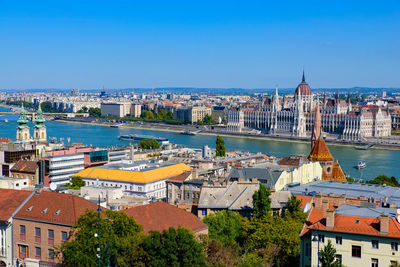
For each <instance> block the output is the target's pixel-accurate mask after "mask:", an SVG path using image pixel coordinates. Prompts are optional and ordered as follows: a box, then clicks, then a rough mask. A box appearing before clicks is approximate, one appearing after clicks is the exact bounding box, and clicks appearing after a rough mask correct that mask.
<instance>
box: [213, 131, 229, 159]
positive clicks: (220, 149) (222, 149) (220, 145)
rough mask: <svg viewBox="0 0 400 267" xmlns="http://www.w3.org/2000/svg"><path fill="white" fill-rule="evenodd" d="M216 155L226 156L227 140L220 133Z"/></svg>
mask: <svg viewBox="0 0 400 267" xmlns="http://www.w3.org/2000/svg"><path fill="white" fill-rule="evenodd" d="M215 155H216V156H217V157H225V155H226V149H225V141H224V139H223V138H222V137H221V136H219V135H218V136H217V141H216V151H215Z"/></svg>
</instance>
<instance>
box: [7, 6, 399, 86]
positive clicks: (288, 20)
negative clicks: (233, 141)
mask: <svg viewBox="0 0 400 267" xmlns="http://www.w3.org/2000/svg"><path fill="white" fill-rule="evenodd" d="M303 67H304V69H305V71H306V79H307V81H308V82H309V83H310V85H311V87H314V88H316V87H353V86H371V87H400V1H399V0H393V1H390V0H388V1H386V0H385V1H376V0H375V1H349V0H347V1H326V0H318V1H235V0H230V1H216V0H214V1H201V0H198V1H188V0H184V1H172V0H170V1H150V0H146V1H143V0H142V1H99V0H97V1H86V0H85V1H84V0H82V1H74V0H68V1H62V0H56V1H55V0H51V1H40V0H38V1H15V0H10V1H4V0H0V88H100V87H102V86H103V85H104V86H105V87H106V88H128V87H129V88H134V87H146V88H151V87H152V86H154V87H221V88H224V87H235V88H238V87H239V88H271V87H274V86H275V85H279V87H295V86H296V85H297V84H298V83H299V81H300V79H301V72H302V69H303Z"/></svg>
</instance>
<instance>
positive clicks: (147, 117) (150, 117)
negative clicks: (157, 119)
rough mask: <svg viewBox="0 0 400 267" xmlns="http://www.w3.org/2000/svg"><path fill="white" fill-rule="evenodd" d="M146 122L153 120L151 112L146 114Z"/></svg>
mask: <svg viewBox="0 0 400 267" xmlns="http://www.w3.org/2000/svg"><path fill="white" fill-rule="evenodd" d="M146 120H154V114H153V112H151V111H147V112H146Z"/></svg>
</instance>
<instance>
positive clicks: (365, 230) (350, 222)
mask: <svg viewBox="0 0 400 267" xmlns="http://www.w3.org/2000/svg"><path fill="white" fill-rule="evenodd" d="M379 225H380V222H379V218H377V217H361V216H351V215H344V214H335V215H334V227H333V228H327V227H326V219H325V218H323V215H322V209H317V208H313V209H312V210H311V212H310V215H309V216H308V218H307V221H306V223H305V225H304V227H303V230H302V232H301V234H300V236H304V235H306V234H308V233H309V232H310V231H311V230H313V229H315V230H319V231H324V230H325V231H332V232H342V233H352V234H363V235H374V236H386V237H395V238H400V224H399V223H398V222H397V221H396V219H391V218H389V232H388V233H387V234H384V233H381V232H380V231H379Z"/></svg>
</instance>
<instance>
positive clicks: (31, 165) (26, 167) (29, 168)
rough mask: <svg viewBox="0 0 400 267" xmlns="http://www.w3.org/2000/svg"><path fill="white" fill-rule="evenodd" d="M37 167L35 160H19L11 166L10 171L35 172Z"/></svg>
mask: <svg viewBox="0 0 400 267" xmlns="http://www.w3.org/2000/svg"><path fill="white" fill-rule="evenodd" d="M37 168H39V166H38V165H37V162H36V161H29V160H19V161H18V162H17V163H15V165H14V166H13V167H12V168H11V170H10V171H12V172H24V173H36V169H37Z"/></svg>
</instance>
